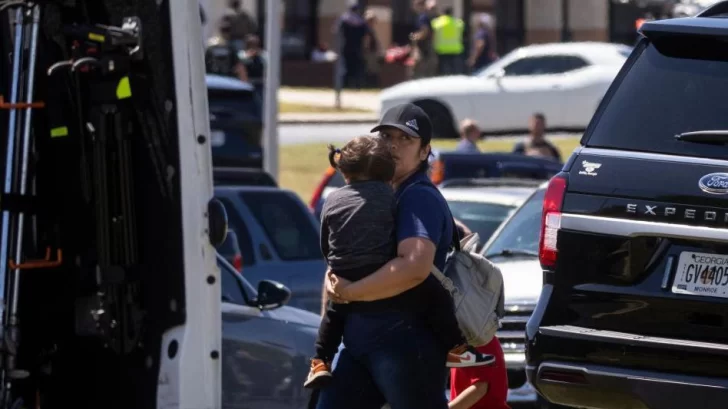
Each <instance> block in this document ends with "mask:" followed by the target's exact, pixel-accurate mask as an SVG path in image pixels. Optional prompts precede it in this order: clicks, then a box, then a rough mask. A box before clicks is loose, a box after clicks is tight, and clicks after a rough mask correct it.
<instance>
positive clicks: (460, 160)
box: [309, 151, 562, 219]
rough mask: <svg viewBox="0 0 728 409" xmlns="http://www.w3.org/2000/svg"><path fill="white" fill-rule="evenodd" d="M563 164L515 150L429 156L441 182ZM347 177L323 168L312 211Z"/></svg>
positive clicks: (542, 170) (553, 169)
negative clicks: (510, 151)
mask: <svg viewBox="0 0 728 409" xmlns="http://www.w3.org/2000/svg"><path fill="white" fill-rule="evenodd" d="M561 167H562V164H560V163H558V162H556V161H554V160H552V159H548V158H537V157H531V156H525V155H518V154H512V153H490V152H489V153H476V154H473V153H459V152H454V151H433V155H432V157H431V158H430V179H431V180H432V183H434V184H436V185H442V184H443V183H445V182H447V181H448V180H452V179H459V180H462V179H483V178H511V179H515V178H523V179H532V180H548V179H549V178H550V177H551V176H553V175H555V174H556V173H558V172H559V171H560V170H561ZM344 183H345V182H344V178H343V176H341V174H340V173H339V172H337V171H336V170H335V169H334V168H332V167H330V166H329V167H328V168H327V169H326V171H325V172H324V176H323V177H322V178H321V181H320V182H319V184H318V186H317V187H316V190H314V193H313V195H312V196H311V201H310V202H309V207H310V209H311V212H313V214H314V215H315V216H316V218H317V219H318V218H320V216H321V209H322V208H323V205H324V202H325V201H326V197H327V196H328V194H329V193H330V192H331V191H332V190H334V189H337V188H339V187H342V186H344Z"/></svg>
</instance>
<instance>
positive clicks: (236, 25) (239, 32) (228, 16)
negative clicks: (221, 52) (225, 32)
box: [222, 0, 258, 50]
mask: <svg viewBox="0 0 728 409" xmlns="http://www.w3.org/2000/svg"><path fill="white" fill-rule="evenodd" d="M222 18H223V19H224V20H228V21H229V22H230V26H231V31H230V37H231V42H232V43H233V44H235V46H236V47H237V48H238V50H242V49H245V48H246V47H247V45H246V44H245V37H247V36H249V35H250V34H255V33H257V32H258V25H257V24H256V23H255V21H254V20H253V18H252V17H251V16H250V14H248V13H247V12H246V11H245V10H244V9H243V7H242V4H241V1H240V0H228V8H227V10H225V13H224V14H223V17H222Z"/></svg>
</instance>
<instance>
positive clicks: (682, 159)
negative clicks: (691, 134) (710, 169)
mask: <svg viewBox="0 0 728 409" xmlns="http://www.w3.org/2000/svg"><path fill="white" fill-rule="evenodd" d="M579 154H580V155H594V156H606V157H612V158H624V159H642V160H654V161H663V162H677V163H689V164H691V165H692V164H698V165H710V166H724V167H725V166H728V160H723V159H708V158H700V157H695V156H677V155H667V154H664V153H649V152H633V151H622V150H613V149H600V148H582V150H581V151H580V152H579Z"/></svg>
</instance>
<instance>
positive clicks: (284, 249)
mask: <svg viewBox="0 0 728 409" xmlns="http://www.w3.org/2000/svg"><path fill="white" fill-rule="evenodd" d="M240 198H241V199H242V200H243V202H245V205H246V206H248V209H250V211H251V212H252V213H253V215H254V216H255V218H256V220H258V223H260V225H261V226H262V227H263V230H265V233H266V234H267V235H268V239H270V241H271V243H272V244H273V247H275V250H276V252H277V253H278V257H280V258H281V260H287V261H292V260H314V259H321V257H322V255H321V249H320V245H321V240H320V238H319V232H318V230H317V229H316V227H315V226H314V224H313V223H312V222H311V214H310V213H308V210H307V209H306V208H305V207H304V206H303V205H300V204H299V203H296V202H295V201H294V198H293V197H292V196H290V195H289V194H287V193H286V192H284V191H278V192H243V193H240Z"/></svg>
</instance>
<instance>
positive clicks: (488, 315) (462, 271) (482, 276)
mask: <svg viewBox="0 0 728 409" xmlns="http://www.w3.org/2000/svg"><path fill="white" fill-rule="evenodd" d="M479 239H480V238H479V236H478V233H472V234H469V235H468V236H466V237H465V238H463V239H462V240H460V241H456V242H455V243H457V245H455V246H454V247H455V249H454V251H453V253H452V255H451V256H450V257H449V259H448V261H447V264H446V265H445V271H442V272H441V271H440V270H439V269H438V268H437V267H436V266H432V274H433V275H434V276H435V277H437V279H438V280H440V282H441V283H442V285H443V286H444V287H445V289H447V290H448V291H449V292H450V294H451V295H452V298H453V302H454V303H455V316H456V317H457V319H458V324H459V325H460V330H461V331H462V332H463V335H464V336H465V338H466V339H467V341H468V344H470V345H474V346H480V345H485V344H487V343H489V342H490V341H491V340H492V339H493V337H494V336H495V334H496V332H497V331H498V329H499V328H500V318H501V317H503V315H504V314H505V307H504V300H503V275H502V274H501V271H500V269H499V268H498V266H496V265H495V264H493V263H491V262H490V261H489V260H488V259H486V258H485V257H483V255H481V254H479V253H477V252H475V249H476V248H477V247H478V242H479V241H480V240H479ZM455 240H457V238H455Z"/></svg>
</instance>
